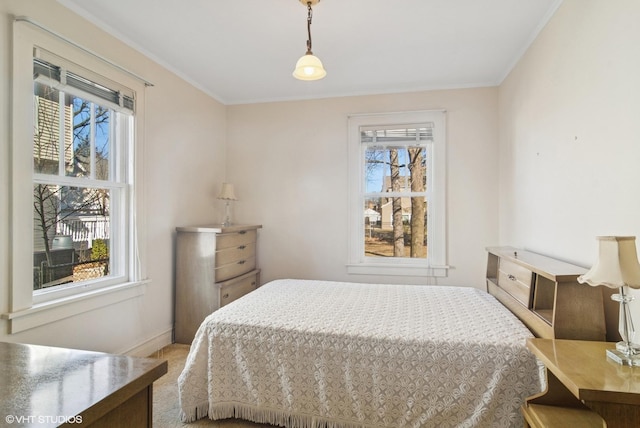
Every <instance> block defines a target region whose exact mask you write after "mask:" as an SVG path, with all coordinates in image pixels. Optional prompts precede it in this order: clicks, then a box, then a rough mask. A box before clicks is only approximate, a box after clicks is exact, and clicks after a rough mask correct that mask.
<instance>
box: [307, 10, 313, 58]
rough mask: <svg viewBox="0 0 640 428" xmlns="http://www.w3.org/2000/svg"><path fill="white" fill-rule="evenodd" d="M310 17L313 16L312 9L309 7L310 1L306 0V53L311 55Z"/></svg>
mask: <svg viewBox="0 0 640 428" xmlns="http://www.w3.org/2000/svg"><path fill="white" fill-rule="evenodd" d="M311 18H313V9H311V2H307V34H308V35H309V38H308V39H307V55H313V53H312V52H311Z"/></svg>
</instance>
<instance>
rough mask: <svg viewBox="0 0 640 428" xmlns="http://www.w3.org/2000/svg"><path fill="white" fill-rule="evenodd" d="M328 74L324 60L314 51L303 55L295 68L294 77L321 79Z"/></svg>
mask: <svg viewBox="0 0 640 428" xmlns="http://www.w3.org/2000/svg"><path fill="white" fill-rule="evenodd" d="M326 75H327V72H326V71H325V69H324V67H323V66H322V61H320V59H319V58H318V57H317V56H315V55H313V54H312V53H306V54H304V55H302V56H301V57H300V59H299V60H298V62H296V68H295V70H293V77H295V78H296V79H299V80H319V79H322V78H323V77H324V76H326Z"/></svg>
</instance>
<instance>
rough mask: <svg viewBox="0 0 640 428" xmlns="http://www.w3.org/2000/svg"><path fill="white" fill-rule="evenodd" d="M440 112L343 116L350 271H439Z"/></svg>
mask: <svg viewBox="0 0 640 428" xmlns="http://www.w3.org/2000/svg"><path fill="white" fill-rule="evenodd" d="M444 144H445V135H444V112H442V111H428V112H412V113H397V114H387V115H358V116H352V117H350V119H349V172H350V176H349V180H350V195H349V196H350V223H349V226H350V234H349V236H350V238H349V239H350V242H349V256H350V260H349V264H348V270H349V272H350V273H363V274H389V275H417V276H445V275H446V263H445V242H444V237H445V235H444V232H445V228H444V225H445V223H444V220H445V219H444V208H445V186H444V177H445V173H444V169H445V156H444V154H445V150H444V149H445V147H444Z"/></svg>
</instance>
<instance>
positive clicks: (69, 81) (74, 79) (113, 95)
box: [33, 58, 135, 111]
mask: <svg viewBox="0 0 640 428" xmlns="http://www.w3.org/2000/svg"><path fill="white" fill-rule="evenodd" d="M39 76H43V77H45V78H48V79H52V80H54V81H56V82H58V83H60V84H62V85H67V86H70V87H72V88H76V89H79V90H81V91H84V92H86V93H88V94H91V95H93V96H95V97H98V98H100V99H102V100H105V101H108V102H110V103H113V104H115V105H118V106H120V107H123V108H125V109H127V110H131V111H133V110H134V109H135V99H134V96H133V92H131V93H130V94H125V93H123V92H124V91H122V90H121V89H113V88H110V87H108V86H105V85H103V84H101V83H97V82H95V81H93V80H91V79H88V78H85V77H83V76H80V75H79V74H76V73H74V72H73V71H70V70H67V69H65V68H63V67H61V66H58V65H55V64H52V63H50V62H47V61H45V60H43V59H41V58H34V59H33V78H34V80H35V79H37V78H38V77H39Z"/></svg>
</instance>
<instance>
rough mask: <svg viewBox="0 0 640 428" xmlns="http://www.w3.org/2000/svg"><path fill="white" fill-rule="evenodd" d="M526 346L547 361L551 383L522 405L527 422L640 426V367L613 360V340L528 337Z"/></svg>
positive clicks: (540, 424)
mask: <svg viewBox="0 0 640 428" xmlns="http://www.w3.org/2000/svg"><path fill="white" fill-rule="evenodd" d="M527 346H528V348H529V349H530V350H531V351H532V352H533V353H534V354H535V355H536V357H538V358H539V359H540V360H541V361H542V362H543V363H544V365H545V367H546V371H547V383H548V385H547V390H546V391H545V392H543V393H541V394H539V395H536V396H533V397H530V398H528V399H527V401H526V403H525V404H524V406H523V407H522V413H523V415H524V417H525V420H526V423H527V424H529V425H530V426H533V427H538V426H547V427H554V426H558V427H560V426H562V427H565V426H581V427H591V426H594V427H595V426H600V427H601V426H604V425H603V424H604V422H606V426H607V427H609V428H617V427H630V428H631V427H638V426H640V367H629V366H622V365H620V364H618V363H616V362H614V361H611V360H609V359H608V358H607V356H606V354H605V352H606V350H607V349H609V348H615V344H614V343H611V342H589V341H579V340H553V339H529V340H528V341H527ZM525 426H526V425H525Z"/></svg>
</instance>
